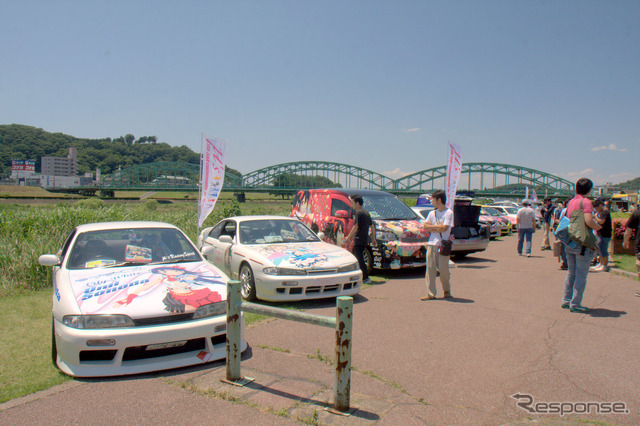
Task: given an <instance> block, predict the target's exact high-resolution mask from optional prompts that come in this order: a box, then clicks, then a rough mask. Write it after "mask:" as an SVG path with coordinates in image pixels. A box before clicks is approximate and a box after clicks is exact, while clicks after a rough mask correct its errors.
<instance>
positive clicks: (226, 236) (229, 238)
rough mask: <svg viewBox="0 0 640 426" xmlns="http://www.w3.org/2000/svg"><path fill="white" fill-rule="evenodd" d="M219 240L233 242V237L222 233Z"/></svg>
mask: <svg viewBox="0 0 640 426" xmlns="http://www.w3.org/2000/svg"><path fill="white" fill-rule="evenodd" d="M218 241H220V242H221V243H227V244H233V238H231V237H230V236H228V235H220V238H218Z"/></svg>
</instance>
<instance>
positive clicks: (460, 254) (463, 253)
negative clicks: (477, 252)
mask: <svg viewBox="0 0 640 426" xmlns="http://www.w3.org/2000/svg"><path fill="white" fill-rule="evenodd" d="M468 254H469V252H467V251H460V252H458V251H457V252H455V253H452V257H454V258H456V259H464V258H465V257H467V255H468Z"/></svg>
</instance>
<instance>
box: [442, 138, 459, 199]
mask: <svg viewBox="0 0 640 426" xmlns="http://www.w3.org/2000/svg"><path fill="white" fill-rule="evenodd" d="M460 173H462V157H461V156H460V147H459V146H458V145H455V144H451V143H449V159H448V161H447V176H446V178H445V179H446V182H445V193H446V194H447V203H446V206H447V208H448V209H451V210H453V203H454V202H455V199H456V190H457V189H458V181H459V180H460Z"/></svg>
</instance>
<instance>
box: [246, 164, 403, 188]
mask: <svg viewBox="0 0 640 426" xmlns="http://www.w3.org/2000/svg"><path fill="white" fill-rule="evenodd" d="M294 175H295V176H294ZM278 176H281V177H284V179H281V180H280V181H279V182H278V183H279V184H280V185H279V186H283V187H286V188H287V189H292V188H294V187H295V189H300V188H303V189H306V188H308V187H313V183H314V181H317V178H318V177H321V178H325V179H326V180H330V181H332V182H333V183H339V184H340V185H342V186H343V187H345V188H347V187H348V188H368V189H379V190H388V189H389V188H392V187H393V183H394V180H393V179H391V178H390V177H388V176H385V175H383V174H380V173H377V172H374V171H371V170H367V169H363V168H361V167H356V166H351V165H349V164H342V163H332V162H328V161H299V162H292V163H283V164H276V165H275V166H269V167H265V168H262V169H258V170H255V171H253V172H251V173H247V174H246V175H243V176H242V185H243V186H244V187H250V188H259V187H262V186H273V181H274V179H275V178H276V177H278Z"/></svg>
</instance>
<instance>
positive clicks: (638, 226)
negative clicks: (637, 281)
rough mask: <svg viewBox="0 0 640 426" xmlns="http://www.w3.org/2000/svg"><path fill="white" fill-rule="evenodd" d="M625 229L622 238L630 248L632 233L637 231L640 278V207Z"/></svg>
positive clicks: (634, 212) (639, 274)
mask: <svg viewBox="0 0 640 426" xmlns="http://www.w3.org/2000/svg"><path fill="white" fill-rule="evenodd" d="M625 227H626V229H625V231H624V239H623V240H622V247H624V248H626V249H628V248H630V247H631V235H632V234H633V232H634V231H635V233H636V253H635V254H636V270H637V271H638V278H640V248H639V247H638V245H639V244H638V243H640V209H636V210H634V211H633V213H631V217H630V218H629V219H628V220H627V223H626V225H625ZM636 296H640V293H636Z"/></svg>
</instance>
